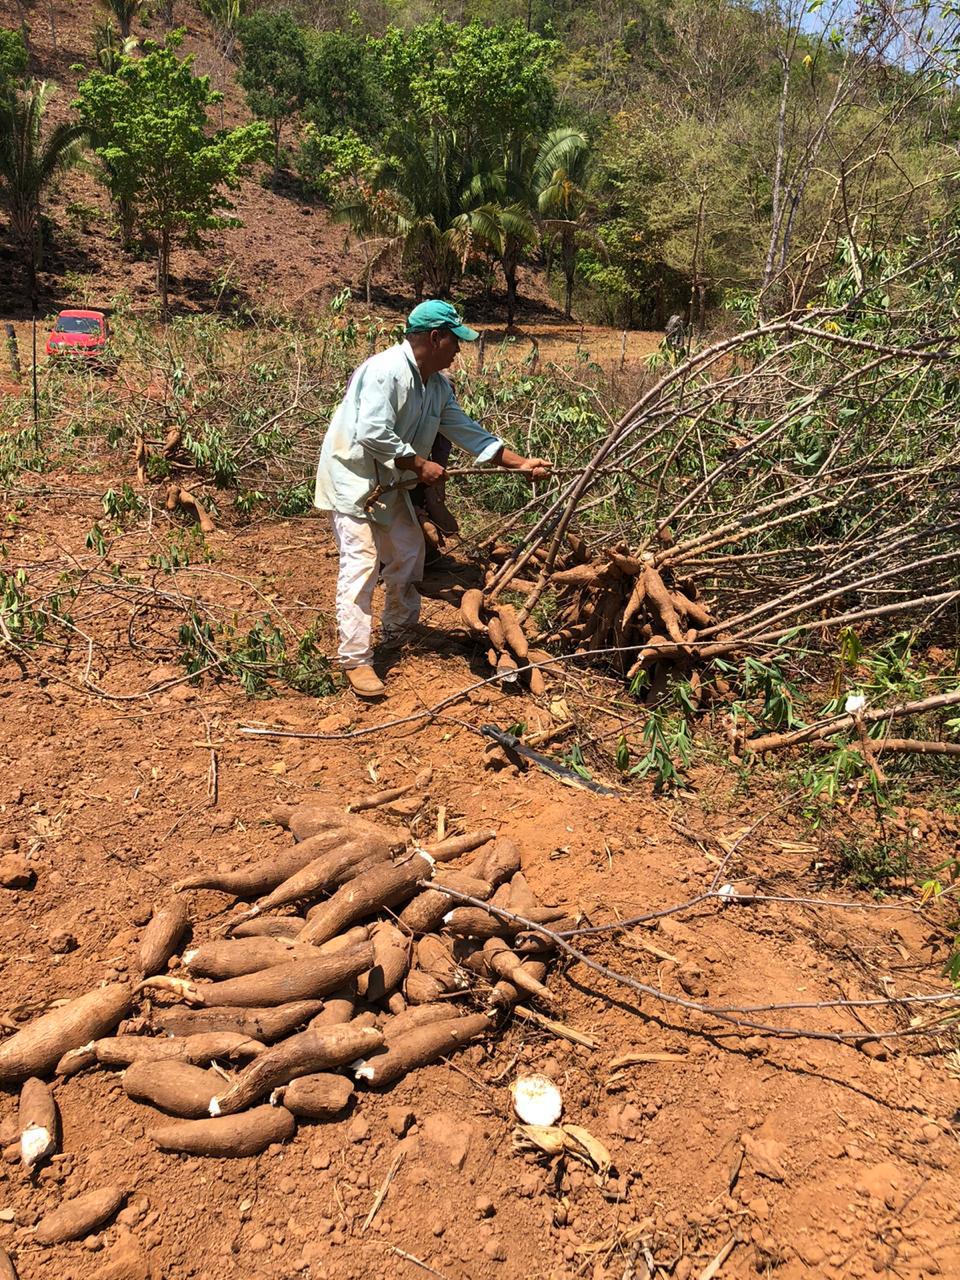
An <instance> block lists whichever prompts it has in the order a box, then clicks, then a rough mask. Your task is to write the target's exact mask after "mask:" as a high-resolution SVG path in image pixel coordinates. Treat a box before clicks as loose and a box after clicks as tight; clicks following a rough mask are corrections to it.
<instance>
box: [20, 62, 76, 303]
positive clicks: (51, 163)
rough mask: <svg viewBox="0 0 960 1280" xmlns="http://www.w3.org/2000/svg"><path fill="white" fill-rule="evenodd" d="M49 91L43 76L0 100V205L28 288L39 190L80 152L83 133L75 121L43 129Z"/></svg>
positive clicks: (37, 236)
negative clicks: (26, 273)
mask: <svg viewBox="0 0 960 1280" xmlns="http://www.w3.org/2000/svg"><path fill="white" fill-rule="evenodd" d="M52 93H53V88H52V86H50V85H49V84H47V83H46V82H42V83H36V82H35V83H33V84H31V85H30V86H29V88H27V89H26V90H24V91H22V92H19V93H17V92H14V93H11V94H9V95H8V96H7V97H6V98H4V99H2V100H0V205H2V207H3V208H4V209H5V210H6V213H7V216H8V217H9V219H10V229H11V231H12V232H13V238H14V240H15V241H16V242H17V244H18V245H19V246H20V248H21V249H22V251H23V254H24V259H23V260H24V262H25V263H27V264H28V269H29V272H30V289H31V293H33V292H35V289H36V270H37V267H38V266H39V264H40V260H41V255H42V249H43V243H42V221H41V207H42V200H43V196H44V193H45V192H46V190H47V188H48V187H49V186H50V184H51V182H52V181H53V179H54V178H55V177H56V176H57V174H58V173H62V172H63V171H64V170H66V169H69V168H70V166H71V165H73V164H75V163H76V162H77V160H78V159H79V158H80V154H81V151H82V149H83V140H84V133H85V131H84V129H83V127H82V126H81V125H79V124H75V123H74V124H71V123H67V122H61V123H60V124H57V125H55V126H54V127H53V128H52V129H51V130H50V131H49V133H45V131H44V128H43V116H44V111H45V109H46V106H47V103H48V102H49V100H50V97H51V95H52Z"/></svg>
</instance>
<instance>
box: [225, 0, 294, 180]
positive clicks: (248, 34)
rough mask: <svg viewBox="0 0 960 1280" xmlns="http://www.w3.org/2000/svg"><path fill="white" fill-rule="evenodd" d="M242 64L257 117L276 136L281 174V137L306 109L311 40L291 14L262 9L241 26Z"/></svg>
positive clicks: (243, 81)
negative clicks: (286, 126)
mask: <svg viewBox="0 0 960 1280" xmlns="http://www.w3.org/2000/svg"><path fill="white" fill-rule="evenodd" d="M240 45H241V49H242V55H243V56H242V62H241V65H240V74H239V76H238V77H237V78H238V79H239V81H240V84H241V86H242V87H243V89H244V91H245V93H246V95H247V105H248V106H249V107H250V110H251V111H252V112H253V114H254V115H255V116H258V117H259V118H260V119H261V120H266V121H267V122H268V123H269V125H270V132H271V134H272V135H273V176H274V180H276V177H277V174H278V173H279V171H280V135H281V132H282V130H283V126H284V124H285V123H286V122H287V121H288V120H289V119H291V118H292V117H293V116H294V115H295V114H296V113H297V112H298V111H299V110H300V108H301V107H302V106H303V103H304V101H305V97H306V90H307V41H306V38H305V36H304V34H303V31H302V30H301V29H300V27H298V26H297V24H296V23H295V22H294V20H293V18H292V17H291V16H290V14H289V13H288V12H287V11H286V10H285V9H281V10H280V11H279V12H277V13H268V12H266V11H265V10H261V11H259V12H257V13H255V14H253V15H252V16H251V17H249V18H246V19H245V20H244V21H243V22H242V23H241V24H240Z"/></svg>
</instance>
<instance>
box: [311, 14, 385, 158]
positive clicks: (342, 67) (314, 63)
mask: <svg viewBox="0 0 960 1280" xmlns="http://www.w3.org/2000/svg"><path fill="white" fill-rule="evenodd" d="M385 105H386V104H385V102H384V94H383V90H382V88H381V86H380V85H379V83H378V79H377V65H376V59H375V58H374V56H373V54H372V52H371V49H370V46H369V44H368V42H367V40H365V39H364V38H363V37H362V36H358V35H353V34H351V33H350V32H347V31H324V32H321V33H315V34H312V35H311V34H310V33H308V68H307V75H306V84H305V103H304V114H305V115H306V117H307V119H308V120H309V121H310V123H311V124H314V125H316V127H317V129H318V130H319V131H320V133H321V134H331V133H335V132H343V131H346V130H353V131H354V132H355V133H357V134H359V135H360V136H361V137H364V138H369V137H372V136H373V135H375V134H377V133H378V132H379V131H380V129H381V127H382V126H383V124H384V121H385V118H386V112H385Z"/></svg>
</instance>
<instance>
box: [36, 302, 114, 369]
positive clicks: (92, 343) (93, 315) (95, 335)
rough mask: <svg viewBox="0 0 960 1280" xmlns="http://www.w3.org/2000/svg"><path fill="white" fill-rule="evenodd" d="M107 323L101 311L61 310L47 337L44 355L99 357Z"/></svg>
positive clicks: (104, 349) (106, 332)
mask: <svg viewBox="0 0 960 1280" xmlns="http://www.w3.org/2000/svg"><path fill="white" fill-rule="evenodd" d="M109 338H110V326H109V325H108V324H107V317H106V316H105V315H104V314H103V312H102V311H61V312H60V314H59V315H58V316H57V322H56V324H55V325H54V326H53V329H52V331H51V333H50V337H49V338H48V339H47V355H48V356H59V355H71V356H81V357H85V358H87V359H98V358H102V357H103V356H104V355H105V353H106V349H107V341H108V340H109Z"/></svg>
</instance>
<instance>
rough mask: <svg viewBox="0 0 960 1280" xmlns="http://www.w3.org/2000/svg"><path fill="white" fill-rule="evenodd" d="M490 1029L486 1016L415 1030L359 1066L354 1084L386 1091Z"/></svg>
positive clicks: (430, 1024)
mask: <svg viewBox="0 0 960 1280" xmlns="http://www.w3.org/2000/svg"><path fill="white" fill-rule="evenodd" d="M492 1025H493V1024H492V1022H491V1019H490V1017H489V1015H488V1014H485V1013H470V1014H466V1015H465V1016H463V1017H453V1018H448V1019H447V1020H446V1021H443V1022H434V1023H428V1024H427V1025H426V1026H421V1027H414V1028H413V1030H411V1031H408V1032H407V1033H406V1034H405V1035H401V1036H398V1037H397V1038H396V1039H395V1040H394V1041H393V1043H392V1044H390V1045H388V1046H387V1048H386V1050H385V1052H384V1053H382V1054H377V1055H374V1056H372V1057H370V1058H367V1059H364V1060H363V1061H362V1062H360V1063H358V1064H357V1066H355V1067H354V1070H353V1074H354V1076H355V1077H356V1079H357V1080H362V1081H363V1082H364V1083H365V1084H368V1085H371V1086H372V1087H373V1088H375V1089H385V1088H387V1087H388V1086H389V1085H391V1084H394V1083H395V1082H396V1081H397V1080H399V1079H400V1078H401V1077H402V1076H405V1075H406V1074H407V1073H408V1072H409V1071H414V1070H415V1069H416V1068H417V1067H426V1066H429V1064H430V1063H431V1062H436V1061H437V1059H438V1058H443V1057H445V1056H446V1055H447V1054H448V1053H453V1052H454V1051H455V1050H456V1049H461V1048H462V1047H463V1046H464V1045H465V1044H469V1043H470V1041H471V1040H474V1039H476V1037H477V1036H481V1035H486V1034H487V1033H488V1032H489V1031H490V1029H491V1027H492Z"/></svg>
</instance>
